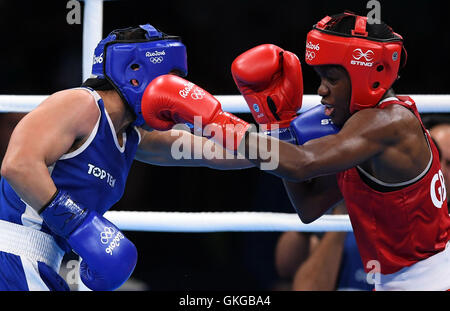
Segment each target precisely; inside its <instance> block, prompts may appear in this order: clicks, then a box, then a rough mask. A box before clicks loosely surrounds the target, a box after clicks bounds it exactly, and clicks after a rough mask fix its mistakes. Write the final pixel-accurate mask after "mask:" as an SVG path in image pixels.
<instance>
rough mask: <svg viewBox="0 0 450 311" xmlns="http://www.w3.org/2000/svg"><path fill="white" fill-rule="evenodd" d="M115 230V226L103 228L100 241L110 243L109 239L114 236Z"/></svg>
mask: <svg viewBox="0 0 450 311" xmlns="http://www.w3.org/2000/svg"><path fill="white" fill-rule="evenodd" d="M115 232H116V230H114V228H113V227H105V229H103V232H101V233H100V241H101V242H102V244H108V242H109V239H111V238H112V237H113V235H114V233H115Z"/></svg>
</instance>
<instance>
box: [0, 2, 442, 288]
mask: <svg viewBox="0 0 450 311" xmlns="http://www.w3.org/2000/svg"><path fill="white" fill-rule="evenodd" d="M380 3H381V19H382V20H383V21H385V22H386V23H387V24H388V25H390V26H392V27H393V29H394V31H396V32H398V33H399V34H401V35H402V36H403V37H404V39H405V47H406V49H407V50H408V63H407V66H406V68H405V69H404V70H403V71H402V75H401V79H400V80H399V81H398V82H397V83H396V84H395V85H394V89H395V90H396V92H397V93H399V94H450V86H449V72H450V61H449V58H448V53H447V51H449V50H450V40H449V29H448V26H447V15H448V13H449V12H450V5H449V3H448V2H446V1H380ZM66 4H67V1H65V0H59V1H12V0H9V1H6V0H0V16H1V18H0V29H1V30H0V31H1V43H0V44H1V52H0V53H1V57H0V68H1V70H2V71H1V73H2V74H1V75H0V94H17V95H48V94H51V93H53V92H56V91H58V90H61V89H66V88H72V87H77V86H79V85H80V84H81V82H82V81H81V79H82V78H81V75H82V31H83V26H82V24H79V25H77V24H73V25H69V24H68V23H67V21H66V15H67V14H68V12H69V9H67V8H66ZM366 4H367V1H348V0H346V1H331V0H328V1H324V0H315V1H276V2H268V1H256V0H244V1H242V0H240V1H237V0H228V1H206V0H201V1H200V0H194V1H181V0H180V1H172V0H167V1H130V0H123V1H106V2H105V3H104V9H103V10H104V12H103V13H104V15H103V35H104V36H106V35H107V34H108V33H109V32H110V31H111V30H113V29H117V28H124V27H128V26H136V25H139V24H144V23H151V24H153V25H154V26H155V27H157V28H159V29H160V30H162V31H164V32H166V33H168V34H173V35H179V36H181V37H182V39H183V42H184V43H185V44H186V46H187V49H188V66H189V74H188V76H187V79H189V80H191V81H192V82H194V83H196V84H198V85H200V86H202V87H203V88H205V89H206V90H208V91H209V92H210V93H211V94H215V95H238V91H237V89H236V87H235V85H234V82H233V79H232V77H231V73H230V66H231V63H232V61H233V60H234V58H235V57H236V56H238V55H239V54H240V53H242V52H244V51H246V50H247V49H249V48H252V47H254V46H256V45H259V44H263V43H272V44H276V45H278V46H280V47H282V48H284V49H286V50H289V51H291V52H294V53H296V54H297V55H298V56H299V58H300V60H302V61H303V55H304V51H305V37H306V33H307V32H308V31H309V30H310V29H311V27H312V25H313V24H315V23H316V22H317V21H319V20H320V19H321V18H322V17H324V16H325V15H327V14H328V15H329V14H336V13H340V12H342V11H344V10H350V11H353V12H355V13H359V14H362V15H366V14H367V13H368V12H369V11H370V10H369V9H367V8H366ZM83 6H84V3H83V2H81V7H82V8H83ZM303 72H304V89H305V94H315V93H316V89H317V87H318V83H319V79H318V77H317V76H316V74H315V73H314V71H313V70H312V69H311V68H308V67H307V66H306V65H303ZM21 116H22V115H21V114H0V133H1V141H0V152H1V154H0V157H2V156H3V154H4V151H5V148H6V145H7V142H8V139H9V135H10V133H11V131H12V129H13V127H14V126H15V124H16V122H17V121H18V120H19V119H20V118H21ZM239 117H241V118H243V119H245V120H247V121H250V122H253V120H252V118H251V115H250V114H242V115H239ZM424 117H426V118H427V120H429V121H430V122H435V121H434V119H435V118H434V117H435V116H434V115H427V116H424ZM446 117H447V116H446V115H440V116H439V118H444V119H445V118H446ZM112 209H113V210H130V211H131V210H132V211H147V210H149V211H178V212H203V211H211V212H219V211H273V212H286V213H293V212H294V210H293V208H292V207H291V205H290V203H289V200H288V198H287V196H286V193H285V190H284V188H283V186H282V183H281V180H279V179H278V178H276V177H273V176H272V175H269V174H267V173H264V172H261V171H259V170H257V169H247V170H243V171H214V170H211V169H207V168H183V167H157V166H149V165H144V164H141V163H134V165H133V167H132V170H131V172H130V176H129V180H128V184H127V189H126V192H125V195H124V196H123V198H122V200H121V201H120V202H119V203H118V204H116V205H115V206H113V207H112ZM280 234H281V233H279V232H273V233H267V232H248V233H229V232H227V233H156V232H127V236H128V237H129V238H130V239H131V240H133V241H134V242H135V244H136V246H137V248H138V250H139V262H138V265H137V267H136V270H135V273H134V275H133V278H134V279H135V280H137V281H139V282H142V283H141V284H142V287H140V288H141V289H151V290H270V289H273V288H276V286H277V282H278V281H279V276H278V275H277V271H276V270H275V266H274V251H275V246H276V242H277V239H278V237H279V236H280Z"/></svg>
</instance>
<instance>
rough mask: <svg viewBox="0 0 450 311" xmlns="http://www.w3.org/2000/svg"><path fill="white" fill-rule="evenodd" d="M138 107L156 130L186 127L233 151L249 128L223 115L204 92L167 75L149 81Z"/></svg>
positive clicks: (217, 104) (227, 114)
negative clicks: (182, 125) (180, 125)
mask: <svg viewBox="0 0 450 311" xmlns="http://www.w3.org/2000/svg"><path fill="white" fill-rule="evenodd" d="M141 107H142V115H143V117H144V120H145V122H146V123H147V124H148V125H149V126H150V127H152V128H154V129H156V130H161V131H165V130H169V129H171V128H172V127H173V126H174V125H175V124H178V123H185V124H186V123H188V124H189V126H190V127H191V128H193V129H194V132H197V131H198V130H202V134H203V136H205V137H208V138H211V139H212V140H213V141H215V142H216V143H219V144H220V145H222V146H223V147H225V148H227V149H230V150H233V151H236V150H237V148H238V146H239V144H240V142H241V141H242V139H243V137H244V135H245V132H246V131H247V129H248V128H249V126H250V125H249V124H248V123H247V122H245V121H243V120H241V119H239V118H238V117H236V116H235V115H233V114H231V113H228V112H225V111H223V110H222V107H221V105H220V102H219V101H218V100H217V99H216V98H215V97H214V96H212V95H211V94H209V93H208V92H207V91H205V90H203V89H202V88H200V87H198V86H197V85H195V84H194V83H192V82H189V81H187V80H185V79H183V78H181V77H179V76H175V75H171V74H167V75H162V76H159V77H157V78H155V79H153V81H152V82H151V83H150V84H149V85H148V86H147V88H146V89H145V91H144V94H143V96H142V101H141ZM194 117H196V118H195V119H194ZM207 126H208V127H209V128H208V129H207V130H206V127H207ZM203 130H204V131H203Z"/></svg>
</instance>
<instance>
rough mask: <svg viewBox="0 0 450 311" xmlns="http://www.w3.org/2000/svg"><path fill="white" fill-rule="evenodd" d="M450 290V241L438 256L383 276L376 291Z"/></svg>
mask: <svg viewBox="0 0 450 311" xmlns="http://www.w3.org/2000/svg"><path fill="white" fill-rule="evenodd" d="M448 289H450V241H449V242H447V245H446V248H445V249H444V250H443V251H442V252H440V253H437V254H436V255H433V256H431V257H428V258H427V259H424V260H422V261H419V262H417V263H415V264H413V265H412V266H410V267H405V268H403V269H401V270H400V271H398V272H396V273H392V274H386V275H384V274H381V276H380V282H379V283H378V284H375V290H377V291H382V290H392V291H393V290H406V291H440V290H444V291H445V290H448Z"/></svg>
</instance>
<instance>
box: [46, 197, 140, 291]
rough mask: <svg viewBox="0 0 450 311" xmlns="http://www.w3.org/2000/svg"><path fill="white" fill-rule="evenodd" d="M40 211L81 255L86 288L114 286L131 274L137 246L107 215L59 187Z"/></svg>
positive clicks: (135, 260) (81, 266)
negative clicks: (83, 204)
mask: <svg viewBox="0 0 450 311" xmlns="http://www.w3.org/2000/svg"><path fill="white" fill-rule="evenodd" d="M40 215H41V217H42V218H43V220H44V221H45V223H46V224H47V225H48V227H49V228H50V230H52V232H54V233H55V234H56V235H58V236H61V237H62V238H64V239H65V240H66V241H67V242H68V243H69V245H70V246H71V247H72V249H73V251H74V252H75V253H77V254H78V255H79V256H80V257H81V258H82V262H81V265H80V276H81V280H82V281H83V283H84V284H85V285H86V286H87V287H88V288H90V289H92V290H102V291H106V290H114V289H116V288H118V287H120V286H121V285H122V284H123V283H125V281H126V280H128V278H129V277H130V276H131V273H132V272H133V270H134V267H135V266H136V262H137V250H136V247H135V246H134V244H133V243H132V242H131V241H130V240H128V239H127V238H126V237H125V236H124V235H123V234H122V232H120V230H119V229H118V228H117V227H116V226H115V225H114V224H112V223H111V222H110V221H108V220H107V219H106V218H104V217H103V216H101V215H99V214H98V213H97V212H95V211H90V210H88V209H86V208H83V207H82V206H80V205H79V204H78V203H76V202H74V201H73V200H72V198H71V197H70V195H69V194H68V193H66V192H62V191H59V190H58V192H57V193H56V194H55V196H54V198H53V199H52V200H51V201H50V203H49V204H47V205H46V207H44V208H43V210H42V211H41V212H40Z"/></svg>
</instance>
